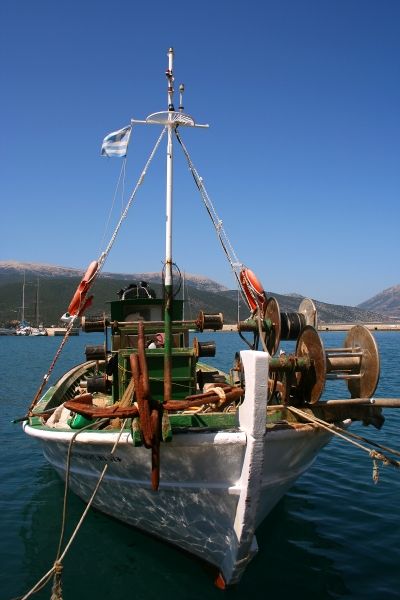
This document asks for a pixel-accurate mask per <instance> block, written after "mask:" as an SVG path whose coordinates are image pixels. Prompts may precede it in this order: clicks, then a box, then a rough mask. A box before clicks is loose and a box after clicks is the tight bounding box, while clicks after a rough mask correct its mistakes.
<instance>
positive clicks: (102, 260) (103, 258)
mask: <svg viewBox="0 0 400 600" xmlns="http://www.w3.org/2000/svg"><path fill="white" fill-rule="evenodd" d="M166 130H167V127H164V129H163V130H162V132H161V134H160V136H159V138H158V140H157V141H156V143H155V145H154V148H153V150H152V151H151V153H150V156H149V158H148V160H147V162H146V164H145V166H144V169H143V171H142V172H141V174H140V177H139V179H138V181H137V183H136V185H135V187H134V189H133V192H132V193H131V195H130V197H129V200H128V202H127V204H126V206H125V209H124V211H123V212H122V214H121V217H120V219H119V221H118V223H117V225H116V227H115V229H114V232H113V234H112V236H111V238H110V241H109V242H108V245H107V248H106V249H105V250H104V252H102V253H101V254H100V256H99V259H98V261H97V262H98V267H97V269H96V271H95V273H94V274H93V276H92V277H91V278H90V280H89V281H88V284H87V286H86V291H85V295H84V296H83V297H82V301H81V304H84V300H85V297H86V295H87V293H88V291H89V289H90V288H91V287H92V285H93V283H94V281H95V279H96V278H97V276H98V274H99V273H100V271H101V269H102V268H103V266H104V263H105V261H106V259H107V256H108V255H109V253H110V250H111V248H112V246H113V244H114V242H115V238H116V237H117V234H118V231H119V230H120V228H121V225H122V222H123V221H124V219H125V218H126V216H127V214H128V211H129V209H130V207H131V204H132V202H133V200H134V198H135V196H136V192H137V191H138V189H139V187H140V186H141V185H142V183H143V181H144V178H145V176H146V174H147V170H148V168H149V166H150V163H151V161H152V160H153V158H154V155H155V153H156V152H157V149H158V146H159V145H160V143H161V140H162V138H163V137H164V134H165V132H166ZM81 310H82V308H81V305H80V306H79V309H78V311H77V314H76V315H74V316H73V317H72V320H71V321H70V322H69V323H68V326H67V329H66V332H65V335H64V338H63V340H62V342H61V344H60V347H59V348H58V350H57V352H56V354H55V356H54V359H53V362H52V363H51V365H50V367H49V369H48V371H47V373H46V374H45V375H44V376H43V381H42V383H41V385H40V386H39V389H38V391H37V392H36V395H35V397H34V399H33V400H32V402H31V404H30V407H29V411H28V414H31V411H32V410H33V408H34V407H35V405H36V404H37V402H38V400H39V398H40V395H41V393H42V391H43V389H44V387H45V385H46V383H47V382H48V380H49V377H50V375H51V372H52V371H53V369H54V366H55V364H56V362H57V360H58V358H59V356H60V354H61V352H62V349H63V348H64V346H65V344H66V342H67V340H68V338H69V335H70V333H71V331H72V328H73V325H74V323H75V320H76V319H77V318H78V317H79V316H81V315H80V311H81Z"/></svg>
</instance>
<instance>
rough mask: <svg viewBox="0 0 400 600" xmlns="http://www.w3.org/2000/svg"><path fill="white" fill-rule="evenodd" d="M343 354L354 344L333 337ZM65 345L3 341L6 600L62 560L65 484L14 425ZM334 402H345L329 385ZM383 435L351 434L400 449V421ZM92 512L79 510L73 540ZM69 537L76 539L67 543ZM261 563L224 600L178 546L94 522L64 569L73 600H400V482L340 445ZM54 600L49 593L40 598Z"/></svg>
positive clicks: (271, 520) (269, 526)
mask: <svg viewBox="0 0 400 600" xmlns="http://www.w3.org/2000/svg"><path fill="white" fill-rule="evenodd" d="M212 337H214V338H215V339H216V340H217V348H218V353H217V356H218V360H219V366H220V367H221V368H225V369H226V368H229V367H230V366H231V363H232V357H233V353H234V351H235V350H236V349H237V345H236V344H237V336H236V335H235V334H231V333H224V334H215V335H214V336H209V335H207V336H205V338H208V339H210V338H212ZM375 337H376V340H377V342H378V345H379V349H380V353H381V362H382V364H381V380H380V384H379V387H378V390H377V393H376V396H377V397H379V396H380V397H389V396H397V397H400V366H399V364H400V360H399V359H400V335H399V334H398V333H394V332H387V333H386V332H377V333H376V335H375ZM100 338H101V336H100V337H99V335H97V334H92V335H84V334H83V335H81V336H79V337H73V338H71V339H70V340H69V342H68V344H67V346H66V348H65V351H64V353H63V355H62V357H61V359H60V360H59V362H58V364H57V367H56V373H55V375H56V376H57V375H60V374H61V373H62V372H64V371H65V370H66V368H68V367H69V366H72V365H74V364H77V363H78V362H81V361H82V360H83V349H84V346H85V345H86V344H89V343H95V342H96V341H99V342H100ZM323 338H324V341H325V345H326V346H329V347H332V346H339V345H341V341H342V340H343V338H344V334H338V333H327V334H324V335H323ZM59 343H60V338H50V337H48V338H44V337H36V338H35V337H33V338H29V337H27V338H25V337H2V338H0V364H1V371H0V383H1V385H0V410H1V419H0V434H1V438H0V439H1V449H0V452H1V454H0V456H1V461H0V509H1V512H0V514H1V519H0V557H1V561H0V598H1V600H3V599H4V600H8V599H10V598H14V597H16V596H18V595H22V594H23V593H24V592H26V591H27V590H29V589H30V588H31V587H32V586H33V585H34V583H36V581H37V580H38V579H39V578H40V577H41V576H42V575H43V574H44V573H45V572H46V571H47V570H48V569H49V567H50V566H51V565H52V563H53V561H54V557H55V554H56V549H57V544H58V538H59V529H60V519H61V507H62V498H63V484H62V483H61V481H60V480H59V478H58V477H57V476H56V475H55V473H54V472H53V471H52V469H51V468H50V467H49V466H48V465H47V463H46V462H45V460H44V458H43V456H42V453H41V450H40V447H39V445H38V444H37V443H36V442H35V440H33V439H32V438H29V437H28V436H25V435H24V434H23V432H22V430H21V426H20V425H12V424H11V423H10V421H11V419H12V418H14V417H18V416H22V415H23V414H24V412H25V410H26V408H27V406H28V405H29V403H30V401H31V399H32V398H33V396H34V394H35V392H36V390H37V388H38V386H39V384H40V381H41V379H42V377H43V374H44V373H45V371H46V369H47V367H48V365H49V363H50V361H51V359H52V357H53V355H54V353H55V350H56V348H57V347H58V345H59ZM326 393H327V395H328V396H329V397H332V398H333V397H345V396H344V394H345V388H344V386H343V385H342V384H339V385H338V386H334V385H333V384H331V385H330V386H329V387H328V389H327V392H326ZM385 416H386V419H387V420H386V423H385V425H384V427H383V429H382V430H381V431H380V432H378V431H376V430H374V429H372V428H371V427H369V428H368V429H366V428H365V427H363V426H362V425H361V424H355V425H354V426H353V429H352V430H353V431H355V432H357V433H361V434H362V435H365V436H367V437H371V438H373V439H375V440H381V441H382V442H383V443H385V444H386V445H388V446H391V447H397V448H400V413H399V414H397V413H396V411H395V410H393V409H392V410H386V411H385ZM83 509H84V504H83V503H82V502H81V501H80V500H79V499H78V498H76V497H74V496H73V495H71V496H70V498H69V508H68V517H69V518H68V522H69V524H70V530H71V528H72V526H73V525H74V524H75V523H76V521H77V520H78V519H79V517H80V515H81V513H82V511H83ZM67 533H68V532H67ZM257 540H258V544H259V548H260V550H259V553H258V555H257V556H256V557H255V558H254V560H253V561H252V563H250V565H249V566H248V568H247V571H246V572H245V574H244V576H243V579H242V581H241V582H240V584H239V585H238V586H236V587H235V588H233V589H231V590H229V591H226V592H221V591H219V590H218V589H216V588H215V587H214V585H213V579H214V576H215V572H214V570H213V569H212V568H210V567H209V566H208V565H205V564H203V563H201V562H199V561H198V560H197V559H195V558H193V557H191V556H189V555H188V554H185V553H183V552H181V551H179V550H177V549H175V548H174V547H172V546H169V545H167V544H165V543H162V542H160V541H157V540H155V539H153V538H151V537H149V536H146V535H144V534H142V533H140V532H139V531H136V530H135V529H133V528H131V527H128V526H126V525H124V524H123V523H120V522H118V521H117V520H114V519H111V518H109V517H106V516H104V515H102V514H101V513H99V512H96V511H94V510H91V511H90V512H89V514H88V516H87V518H86V521H85V523H84V525H83V527H82V529H81V531H80V533H79V534H78V537H77V539H76V540H75V542H74V543H73V545H72V547H71V550H70V552H69V554H68V555H67V558H66V560H65V563H64V572H63V578H62V579H63V598H64V600H72V599H73V600H81V599H82V600H83V599H85V600H88V599H90V600H91V599H96V600H106V599H107V600H119V599H122V598H124V599H125V598H126V599H130V598H132V599H134V600H152V599H153V598H154V599H156V598H157V599H159V598H160V597H162V598H167V599H169V598H171V599H172V598H174V599H175V600H181V599H186V598H193V599H202V600H203V599H204V598H207V599H221V598H222V597H228V598H232V600H237V599H238V598H248V597H251V596H252V597H253V598H266V599H267V598H268V599H270V598H271V599H275V598H282V599H286V598H292V597H295V598H296V599H303V598H304V599H308V600H312V599H314V598H315V599H325V598H352V599H359V600H384V599H385V600H386V599H388V600H389V599H394V598H397V599H400V471H396V470H394V469H393V468H391V467H382V468H381V469H380V480H379V484H378V485H374V483H373V482H372V465H371V461H370V459H369V458H368V457H367V456H366V455H365V454H364V453H361V452H360V451H358V450H356V449H355V448H354V447H352V446H349V445H347V444H344V443H343V442H341V441H337V440H334V441H332V442H331V443H330V444H329V445H328V446H327V447H326V448H325V449H324V450H323V451H322V452H321V453H320V455H319V457H318V458H317V461H316V462H315V464H314V466H313V467H312V468H311V469H310V470H309V471H308V472H307V473H306V474H305V475H304V476H303V477H302V478H301V479H300V480H299V481H298V482H297V484H296V485H295V486H294V487H293V488H292V490H291V491H290V493H288V494H287V495H286V496H285V497H284V498H283V499H282V500H281V502H280V503H279V504H278V505H277V506H276V508H275V509H274V510H273V512H272V513H271V514H270V515H269V517H268V518H267V519H266V520H265V521H264V523H263V524H262V526H261V527H260V528H259V531H258V533H257ZM34 597H35V598H42V599H44V598H50V588H49V587H47V588H46V589H45V590H43V591H41V592H40V593H38V594H36V595H35V596H34Z"/></svg>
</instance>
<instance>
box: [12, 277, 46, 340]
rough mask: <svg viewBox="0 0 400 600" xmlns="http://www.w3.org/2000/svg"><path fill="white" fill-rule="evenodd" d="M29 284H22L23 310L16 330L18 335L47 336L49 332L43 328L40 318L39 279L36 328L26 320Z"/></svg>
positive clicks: (37, 285)
mask: <svg viewBox="0 0 400 600" xmlns="http://www.w3.org/2000/svg"><path fill="white" fill-rule="evenodd" d="M26 285H27V283H26V281H25V272H24V282H23V284H22V308H21V321H20V323H19V325H18V326H17V328H16V331H15V333H16V335H32V336H45V335H47V330H46V328H45V327H43V323H40V318H39V278H38V279H37V282H36V297H35V323H36V326H32V325H31V324H30V323H29V322H28V321H26V320H25V287H26Z"/></svg>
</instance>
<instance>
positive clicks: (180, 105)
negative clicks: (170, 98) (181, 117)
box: [179, 83, 185, 112]
mask: <svg viewBox="0 0 400 600" xmlns="http://www.w3.org/2000/svg"><path fill="white" fill-rule="evenodd" d="M184 91H185V86H184V84H183V83H181V84H180V86H179V112H182V111H183V108H184V107H183V92H184Z"/></svg>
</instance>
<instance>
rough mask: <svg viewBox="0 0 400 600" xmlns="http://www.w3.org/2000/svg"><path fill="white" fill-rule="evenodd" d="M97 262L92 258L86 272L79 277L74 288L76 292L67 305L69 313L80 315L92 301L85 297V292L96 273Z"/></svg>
mask: <svg viewBox="0 0 400 600" xmlns="http://www.w3.org/2000/svg"><path fill="white" fill-rule="evenodd" d="M98 268H99V264H98V262H97V260H94V261H93V262H91V263H90V265H89V266H88V268H87V270H86V273H85V274H84V276H83V277H82V279H81V282H80V284H79V285H78V287H77V288H76V292H75V294H74V295H73V297H72V300H71V302H70V304H69V306H68V312H69V314H70V315H73V316H74V315H80V314H82V313H83V312H84V310H85V309H86V308H87V307H88V306H89V304H90V303H91V301H92V297H90V298H88V299H86V294H87V293H88V291H89V288H90V286H91V284H92V280H93V277H94V276H95V275H96V273H97V270H98Z"/></svg>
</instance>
